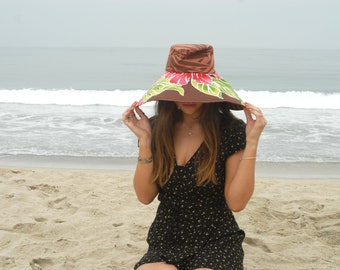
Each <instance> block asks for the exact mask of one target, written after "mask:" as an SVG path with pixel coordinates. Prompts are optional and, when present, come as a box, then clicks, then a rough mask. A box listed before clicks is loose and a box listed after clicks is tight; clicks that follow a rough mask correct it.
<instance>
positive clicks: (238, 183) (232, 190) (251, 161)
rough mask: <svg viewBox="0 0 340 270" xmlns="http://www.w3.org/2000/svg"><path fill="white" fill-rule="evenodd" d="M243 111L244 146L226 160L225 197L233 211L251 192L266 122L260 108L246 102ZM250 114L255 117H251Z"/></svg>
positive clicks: (245, 203) (238, 209) (241, 207)
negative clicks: (244, 120) (257, 153)
mask: <svg viewBox="0 0 340 270" xmlns="http://www.w3.org/2000/svg"><path fill="white" fill-rule="evenodd" d="M244 112H245V114H246V118H247V126H246V147H245V149H244V150H241V151H238V152H236V153H235V154H233V155H232V156H230V157H229V158H228V159H227V161H226V185H225V197H226V200H227V203H228V206H229V208H230V209H231V210H232V211H234V212H238V211H241V210H243V209H244V208H245V206H246V205H247V203H248V201H249V200H250V198H251V196H252V194H253V191H254V185H255V163H256V152H257V147H258V142H259V138H260V135H261V133H262V131H263V129H264V127H265V125H266V124H267V120H266V119H265V118H264V117H263V115H262V112H261V110H260V109H258V108H256V107H255V106H253V105H251V104H248V103H247V104H246V107H245V109H244ZM252 114H254V115H255V117H256V119H253V118H252V116H251V115H252Z"/></svg>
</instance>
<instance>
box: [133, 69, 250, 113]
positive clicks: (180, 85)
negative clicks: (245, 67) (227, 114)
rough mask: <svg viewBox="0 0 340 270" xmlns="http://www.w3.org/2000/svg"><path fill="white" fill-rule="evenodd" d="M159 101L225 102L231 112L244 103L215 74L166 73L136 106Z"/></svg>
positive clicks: (239, 108) (238, 108) (229, 86)
mask: <svg viewBox="0 0 340 270" xmlns="http://www.w3.org/2000/svg"><path fill="white" fill-rule="evenodd" d="M159 100H166V101H175V102H201V103H211V102H225V103H226V105H227V106H228V107H229V108H230V109H232V110H242V109H243V108H244V102H243V101H242V99H241V98H240V97H239V96H238V94H237V93H236V91H235V90H234V89H233V88H232V87H231V85H230V84H229V83H228V82H227V81H225V80H224V79H223V78H221V77H220V76H219V75H217V74H200V73H175V72H166V73H164V74H163V75H162V76H161V77H160V78H159V79H158V80H157V81H156V82H155V83H154V84H153V85H152V86H151V88H150V89H149V90H148V91H147V92H146V93H145V94H144V95H143V97H142V99H141V100H140V101H139V102H138V105H142V104H144V103H146V102H149V101H159Z"/></svg>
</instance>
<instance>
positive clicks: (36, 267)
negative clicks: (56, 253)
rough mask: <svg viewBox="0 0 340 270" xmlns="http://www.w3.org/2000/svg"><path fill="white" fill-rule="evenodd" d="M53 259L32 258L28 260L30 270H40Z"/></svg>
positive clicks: (51, 262) (50, 263)
mask: <svg viewBox="0 0 340 270" xmlns="http://www.w3.org/2000/svg"><path fill="white" fill-rule="evenodd" d="M52 264H53V261H52V260H51V259H48V258H38V259H33V260H32V261H31V262H30V266H31V268H32V270H42V269H46V267H47V266H49V265H52Z"/></svg>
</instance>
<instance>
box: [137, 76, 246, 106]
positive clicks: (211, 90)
mask: <svg viewBox="0 0 340 270" xmlns="http://www.w3.org/2000/svg"><path fill="white" fill-rule="evenodd" d="M211 78H212V83H211V84H205V83H198V82H197V81H195V80H193V79H191V80H190V81H191V84H192V86H193V87H194V88H196V89H197V90H198V91H200V92H202V93H204V94H206V95H211V96H215V97H218V98H220V99H223V96H222V94H226V95H227V96H230V97H233V98H235V99H237V100H240V101H241V103H243V101H242V100H241V98H240V97H239V96H238V95H237V93H236V92H235V91H234V89H233V88H232V86H231V85H230V84H229V83H228V82H227V81H226V80H224V79H222V78H219V79H217V78H215V77H213V76H212V77H211ZM165 90H167V91H169V90H172V91H177V92H178V93H179V94H180V95H181V96H184V89H183V87H182V86H180V85H178V84H175V83H171V82H170V78H165V77H164V76H162V77H161V78H160V79H159V80H158V81H156V82H155V83H154V84H153V85H152V86H151V88H150V89H149V90H148V91H147V92H146V93H145V95H144V97H143V102H144V103H145V102H147V101H148V100H149V99H150V98H152V97H154V96H157V95H159V94H160V93H162V92H163V91H165Z"/></svg>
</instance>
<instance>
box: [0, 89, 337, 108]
mask: <svg viewBox="0 0 340 270" xmlns="http://www.w3.org/2000/svg"><path fill="white" fill-rule="evenodd" d="M237 92H238V94H239V95H240V97H241V98H242V99H243V100H245V101H248V102H250V103H253V104H256V105H257V106H259V107H262V108H280V107H287V108H300V109H301V108H303V109H340V93H323V92H321V91H320V92H312V91H287V92H271V91H248V90H238V91H237ZM144 93H145V90H128V91H127V90H124V91H122V90H111V91H109V90H75V89H51V90H46V89H18V90H7V89H0V103H21V104H56V105H75V106H79V105H110V106H129V105H130V104H131V103H132V102H133V101H138V100H139V99H140V98H141V97H142V96H143V94H144ZM148 105H151V104H145V105H144V106H148Z"/></svg>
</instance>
